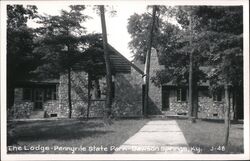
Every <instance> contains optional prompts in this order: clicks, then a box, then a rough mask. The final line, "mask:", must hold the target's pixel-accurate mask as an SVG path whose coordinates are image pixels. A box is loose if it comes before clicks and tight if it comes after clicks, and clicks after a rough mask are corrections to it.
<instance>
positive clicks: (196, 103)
mask: <svg viewBox="0 0 250 161" xmlns="http://www.w3.org/2000/svg"><path fill="white" fill-rule="evenodd" d="M198 108H199V92H198V86H197V81H196V79H195V80H194V82H193V117H194V119H197V118H198Z"/></svg>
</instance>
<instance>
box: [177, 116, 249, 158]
mask: <svg viewBox="0 0 250 161" xmlns="http://www.w3.org/2000/svg"><path fill="white" fill-rule="evenodd" d="M176 121H177V123H178V126H179V127H180V129H181V131H182V132H183V134H184V137H185V139H186V141H187V143H188V145H189V146H190V147H191V148H192V147H193V148H197V147H198V148H201V149H202V150H201V152H200V153H202V154H231V153H233V154H239V153H243V152H244V149H243V147H244V146H243V144H244V143H243V125H242V124H232V126H231V127H230V133H229V146H227V147H224V146H223V144H224V139H225V125H224V123H223V122H220V121H216V120H197V121H196V123H191V121H190V120H176Z"/></svg>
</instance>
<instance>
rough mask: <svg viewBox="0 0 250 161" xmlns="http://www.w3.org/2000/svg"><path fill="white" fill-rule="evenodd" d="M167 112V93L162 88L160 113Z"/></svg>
mask: <svg viewBox="0 0 250 161" xmlns="http://www.w3.org/2000/svg"><path fill="white" fill-rule="evenodd" d="M168 110H169V91H168V90H167V89H165V88H162V111H168Z"/></svg>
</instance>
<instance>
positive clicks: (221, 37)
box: [197, 6, 243, 145]
mask: <svg viewBox="0 0 250 161" xmlns="http://www.w3.org/2000/svg"><path fill="white" fill-rule="evenodd" d="M197 15H198V16H199V17H200V19H201V21H200V27H201V29H202V30H205V31H206V33H207V34H209V35H210V36H212V37H213V38H211V39H210V40H209V42H210V43H209V45H210V46H209V47H210V55H209V64H210V65H211V66H212V69H211V71H210V73H209V79H210V83H211V87H210V88H211V90H216V89H217V88H219V87H220V86H224V89H225V104H226V108H225V128H226V130H225V141H224V143H225V145H228V138H229V127H230V102H229V95H230V93H229V92H230V86H231V87H232V90H231V91H233V92H234V94H236V95H238V94H239V93H240V92H243V8H242V7H241V6H230V7H205V6H204V7H202V8H201V9H200V10H199V11H198V12H197ZM241 96H242V97H243V95H241ZM236 102H243V98H239V99H236ZM236 108H237V107H236Z"/></svg>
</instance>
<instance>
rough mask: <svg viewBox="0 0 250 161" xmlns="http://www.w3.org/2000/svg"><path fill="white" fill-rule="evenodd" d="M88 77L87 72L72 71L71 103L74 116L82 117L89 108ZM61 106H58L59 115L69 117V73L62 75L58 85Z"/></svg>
mask: <svg viewBox="0 0 250 161" xmlns="http://www.w3.org/2000/svg"><path fill="white" fill-rule="evenodd" d="M87 79H88V77H87V73H85V72H73V71H72V72H71V103H72V117H80V116H81V115H83V112H84V111H86V109H87V98H88V96H87V92H88V90H87V86H88V83H87V82H88V80H87ZM58 98H59V106H57V108H58V109H57V111H58V113H57V115H58V117H68V115H69V103H68V77H67V74H62V75H61V76H60V83H59V87H58Z"/></svg>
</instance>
